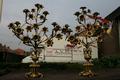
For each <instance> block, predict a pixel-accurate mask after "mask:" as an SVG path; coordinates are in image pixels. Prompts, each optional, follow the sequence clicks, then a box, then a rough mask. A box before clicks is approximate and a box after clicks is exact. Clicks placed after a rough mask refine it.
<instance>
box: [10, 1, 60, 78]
mask: <svg viewBox="0 0 120 80" xmlns="http://www.w3.org/2000/svg"><path fill="white" fill-rule="evenodd" d="M43 8H44V7H43V5H41V4H38V3H37V4H35V7H34V8H32V9H31V10H29V9H24V10H23V13H24V14H25V21H24V23H23V24H21V23H20V22H19V21H16V22H14V23H10V24H9V25H8V27H9V29H10V30H12V32H13V33H14V35H15V36H16V37H17V38H18V39H20V40H21V41H22V42H23V44H25V45H27V46H31V47H32V48H33V53H31V58H32V61H33V62H32V63H31V64H30V65H29V67H30V68H31V71H30V72H28V73H26V77H27V79H29V80H32V79H38V78H42V77H43V74H42V73H39V71H38V68H39V67H40V65H39V61H38V60H39V58H40V57H39V56H40V54H41V52H42V49H44V45H47V46H52V45H53V43H54V42H53V38H58V40H60V39H62V34H61V27H60V26H59V25H58V24H57V23H56V22H53V23H52V25H53V28H51V30H50V31H51V32H50V31H48V28H47V27H45V26H44V25H43V24H44V23H45V22H46V20H47V18H46V17H47V15H48V14H49V13H48V11H44V10H43Z"/></svg>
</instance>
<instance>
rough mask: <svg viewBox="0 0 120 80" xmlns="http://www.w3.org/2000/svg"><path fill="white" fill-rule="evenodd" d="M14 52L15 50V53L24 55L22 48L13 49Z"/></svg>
mask: <svg viewBox="0 0 120 80" xmlns="http://www.w3.org/2000/svg"><path fill="white" fill-rule="evenodd" d="M15 52H16V54H18V55H24V50H23V49H20V48H17V49H16V50H15Z"/></svg>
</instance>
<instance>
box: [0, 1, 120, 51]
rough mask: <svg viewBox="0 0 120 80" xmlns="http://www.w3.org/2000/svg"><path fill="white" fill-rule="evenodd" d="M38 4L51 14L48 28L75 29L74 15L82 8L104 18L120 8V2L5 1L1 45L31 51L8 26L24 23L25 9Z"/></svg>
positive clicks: (1, 26)
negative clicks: (12, 23) (54, 25)
mask: <svg viewBox="0 0 120 80" xmlns="http://www.w3.org/2000/svg"><path fill="white" fill-rule="evenodd" d="M36 3H40V4H43V6H44V10H47V11H48V12H49V13H50V14H49V16H48V17H47V19H48V20H47V21H46V23H45V26H47V27H51V23H52V22H57V23H58V24H60V25H61V26H63V25H64V24H69V25H70V26H71V27H75V26H76V25H77V22H76V21H75V18H76V17H75V16H74V15H73V14H74V13H75V12H76V11H78V10H79V8H80V7H81V6H86V7H87V8H89V9H91V10H92V12H95V11H97V12H99V13H100V15H101V16H102V17H106V16H107V15H109V14H110V13H111V12H112V11H114V10H115V9H116V8H118V7H119V6H120V0H3V9H2V19H1V23H0V43H2V44H6V45H7V46H10V48H12V49H16V48H22V49H26V50H28V49H29V47H27V46H25V45H23V44H22V43H21V42H20V40H19V39H17V38H16V37H15V36H14V35H13V33H12V32H11V31H10V30H9V29H8V27H7V26H8V24H9V23H11V22H15V21H21V22H23V21H24V14H23V12H22V11H23V9H25V8H28V9H31V8H33V7H34V4H36Z"/></svg>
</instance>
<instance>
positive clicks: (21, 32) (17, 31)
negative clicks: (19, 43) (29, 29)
mask: <svg viewBox="0 0 120 80" xmlns="http://www.w3.org/2000/svg"><path fill="white" fill-rule="evenodd" d="M23 31H24V30H23V29H22V28H16V29H15V33H16V34H17V35H21V34H23Z"/></svg>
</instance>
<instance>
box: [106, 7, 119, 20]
mask: <svg viewBox="0 0 120 80" xmlns="http://www.w3.org/2000/svg"><path fill="white" fill-rule="evenodd" d="M118 16H120V6H119V7H118V8H117V9H115V10H114V11H113V12H112V13H110V14H109V15H108V16H106V17H105V18H106V19H108V20H113V19H115V18H116V17H118Z"/></svg>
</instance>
